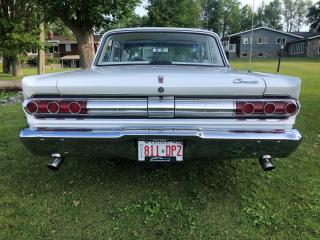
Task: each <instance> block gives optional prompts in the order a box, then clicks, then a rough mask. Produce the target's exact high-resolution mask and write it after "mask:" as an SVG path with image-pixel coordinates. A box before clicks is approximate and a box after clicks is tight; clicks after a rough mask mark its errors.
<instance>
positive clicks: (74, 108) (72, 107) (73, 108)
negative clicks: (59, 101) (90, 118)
mask: <svg viewBox="0 0 320 240" xmlns="http://www.w3.org/2000/svg"><path fill="white" fill-rule="evenodd" d="M80 111H81V106H80V104H79V103H77V102H72V103H70V104H69V112H70V113H72V114H77V113H80Z"/></svg>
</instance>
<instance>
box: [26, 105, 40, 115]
mask: <svg viewBox="0 0 320 240" xmlns="http://www.w3.org/2000/svg"><path fill="white" fill-rule="evenodd" d="M26 110H27V112H28V113H30V114H33V113H36V112H38V104H37V103H35V102H28V103H27V105H26Z"/></svg>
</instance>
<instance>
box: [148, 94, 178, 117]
mask: <svg viewBox="0 0 320 240" xmlns="http://www.w3.org/2000/svg"><path fill="white" fill-rule="evenodd" d="M174 110H175V103H174V97H148V117H151V118H173V117H174V115H175V114H174Z"/></svg>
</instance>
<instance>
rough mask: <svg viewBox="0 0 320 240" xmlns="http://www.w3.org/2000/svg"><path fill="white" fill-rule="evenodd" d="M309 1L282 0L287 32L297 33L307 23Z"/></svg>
mask: <svg viewBox="0 0 320 240" xmlns="http://www.w3.org/2000/svg"><path fill="white" fill-rule="evenodd" d="M311 5H312V2H311V0H283V17H284V22H285V26H286V31H287V32H292V31H299V30H300V29H301V27H302V26H303V25H304V24H305V23H306V22H307V18H306V16H307V13H308V9H309V8H310V7H311Z"/></svg>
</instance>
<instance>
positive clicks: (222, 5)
mask: <svg viewBox="0 0 320 240" xmlns="http://www.w3.org/2000/svg"><path fill="white" fill-rule="evenodd" d="M239 6H240V2H238V1H237V0H203V1H202V4H201V8H202V9H201V19H202V26H203V27H204V28H205V29H208V30H212V31H214V32H216V33H218V34H220V35H221V36H226V35H228V34H230V33H234V32H238V31H240V29H241V25H240V21H239V19H240V7H239Z"/></svg>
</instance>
